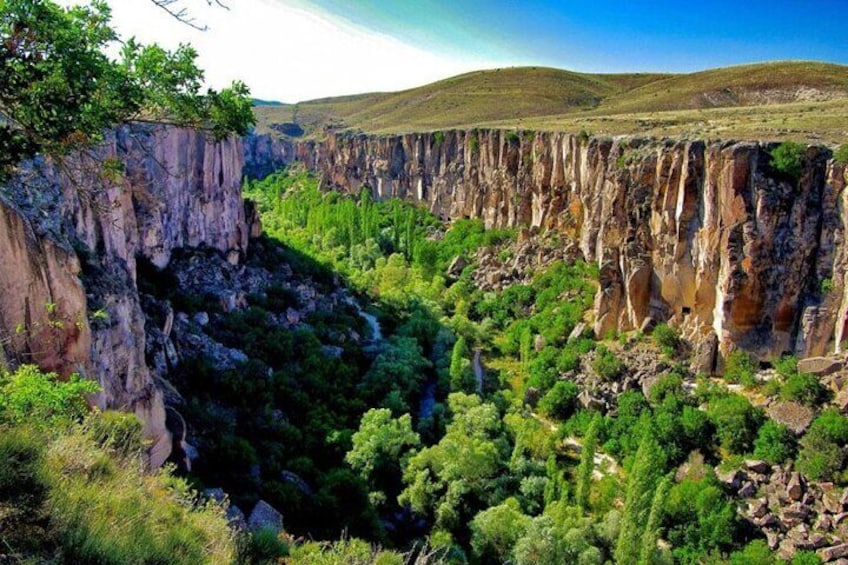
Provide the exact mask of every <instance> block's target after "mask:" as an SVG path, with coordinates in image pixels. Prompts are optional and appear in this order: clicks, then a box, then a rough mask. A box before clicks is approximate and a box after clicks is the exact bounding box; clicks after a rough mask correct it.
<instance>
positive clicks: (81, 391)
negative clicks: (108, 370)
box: [0, 365, 100, 433]
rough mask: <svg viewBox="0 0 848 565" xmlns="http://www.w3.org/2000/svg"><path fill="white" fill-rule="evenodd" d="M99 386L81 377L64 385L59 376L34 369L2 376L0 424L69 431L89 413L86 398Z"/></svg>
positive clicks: (74, 378)
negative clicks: (85, 396) (68, 428)
mask: <svg viewBox="0 0 848 565" xmlns="http://www.w3.org/2000/svg"><path fill="white" fill-rule="evenodd" d="M99 390H100V387H99V385H98V384H97V383H96V382H94V381H90V380H84V379H81V378H80V377H79V375H71V377H70V378H69V379H68V380H67V381H65V382H63V381H61V380H59V377H58V375H56V374H55V373H47V374H44V373H42V372H41V371H39V370H38V368H37V367H35V366H34V365H23V366H21V367H20V368H18V369H17V370H16V371H15V372H14V373H11V374H9V373H6V374H0V422H3V421H5V422H8V423H11V424H18V425H20V424H24V423H29V424H30V425H33V426H37V427H38V428H39V429H40V430H42V431H44V432H48V433H49V432H51V431H52V430H55V429H63V428H67V427H68V426H69V425H70V424H71V423H73V422H77V421H80V420H81V419H82V418H83V417H84V416H85V414H86V413H87V412H88V404H87V403H86V402H85V398H84V395H86V394H94V393H95V392H97V391H99Z"/></svg>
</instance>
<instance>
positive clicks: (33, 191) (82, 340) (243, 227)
mask: <svg viewBox="0 0 848 565" xmlns="http://www.w3.org/2000/svg"><path fill="white" fill-rule="evenodd" d="M243 158H244V157H243V149H242V146H241V143H240V142H239V141H237V140H225V141H222V142H215V141H214V140H212V139H211V138H210V137H208V136H207V135H206V134H204V133H201V132H198V131H194V130H189V129H179V128H169V127H152V126H151V127H147V126H134V127H132V128H129V127H127V128H123V129H120V130H118V131H116V132H114V133H113V134H110V135H109V136H108V139H107V140H106V142H105V143H104V144H103V145H102V146H101V147H100V148H98V149H97V150H96V151H95V152H94V153H93V154H91V155H89V154H80V155H76V156H72V157H71V158H69V159H68V160H67V161H66V162H65V163H63V164H60V165H57V164H55V163H47V162H44V161H41V160H37V161H35V162H33V163H31V164H29V165H28V166H27V167H25V170H24V171H23V172H22V173H21V175H20V176H19V177H18V178H17V179H15V180H14V181H13V182H12V183H10V184H9V185H8V186H5V187H3V189H2V199H0V252H2V257H3V261H0V291H2V296H1V297H0V336H7V337H6V339H5V342H4V348H5V351H6V354H7V356H8V357H10V358H11V359H12V360H13V361H17V362H26V361H33V362H36V363H38V364H40V365H42V366H45V367H47V368H49V369H52V370H57V371H59V372H60V373H64V374H68V373H71V372H80V373H83V374H85V375H86V376H88V377H90V378H95V379H97V380H98V381H99V382H100V384H101V386H102V388H103V391H102V393H100V394H99V395H98V397H97V398H96V400H95V402H96V403H97V404H98V405H99V406H100V407H101V408H117V409H124V410H133V411H135V412H136V414H137V415H138V416H139V417H140V418H141V419H142V421H143V422H144V424H145V429H144V431H145V434H146V436H147V437H149V438H151V439H152V440H153V446H152V448H151V453H150V460H151V464H153V465H154V466H155V465H158V464H161V463H162V462H163V461H164V460H165V459H166V458H167V456H168V454H169V452H170V436H169V434H168V432H167V429H166V427H165V409H164V405H163V400H162V392H161V391H160V390H159V388H158V387H157V386H156V384H155V377H156V375H154V374H152V373H151V371H150V370H149V369H148V366H147V365H146V363H145V332H144V321H145V320H144V315H143V313H142V309H141V306H140V301H139V295H138V289H137V278H138V269H137V258H138V257H143V258H144V259H146V260H147V261H149V262H150V263H152V264H154V265H156V266H158V267H164V266H165V265H167V264H168V262H169V261H170V259H171V254H172V253H173V251H174V250H176V249H179V248H182V247H209V248H212V249H216V250H218V251H220V252H221V253H224V254H228V255H229V259H230V260H232V261H236V262H237V261H238V260H239V257H240V256H241V255H242V254H243V253H244V251H245V250H246V247H247V241H248V235H249V230H250V227H249V226H248V225H247V224H246V222H245V212H244V206H243V203H242V200H241V171H242V164H243ZM104 162H107V163H109V162H112V163H117V164H120V166H121V168H122V169H123V171H124V172H123V175H120V177H119V178H116V179H115V180H113V181H109V180H107V178H106V176H104V174H103V173H102V172H101V165H102V163H104ZM9 336H11V337H9Z"/></svg>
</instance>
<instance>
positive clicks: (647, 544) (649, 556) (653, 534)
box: [639, 477, 671, 565]
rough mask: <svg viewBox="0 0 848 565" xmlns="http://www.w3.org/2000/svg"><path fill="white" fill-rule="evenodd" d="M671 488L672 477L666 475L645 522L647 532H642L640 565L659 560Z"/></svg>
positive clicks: (655, 494)
mask: <svg viewBox="0 0 848 565" xmlns="http://www.w3.org/2000/svg"><path fill="white" fill-rule="evenodd" d="M670 488H671V479H670V478H669V477H665V478H663V479H662V480H661V481H660V484H659V485H658V486H657V489H656V491H655V492H654V499H653V501H652V502H651V512H650V513H649V514H648V522H647V523H646V524H645V532H644V533H643V534H642V550H641V551H640V553H639V565H652V564H653V563H656V562H657V559H656V553H657V540H659V539H660V526H661V525H662V518H663V507H664V505H665V498H666V496H667V495H668V491H669V489H670Z"/></svg>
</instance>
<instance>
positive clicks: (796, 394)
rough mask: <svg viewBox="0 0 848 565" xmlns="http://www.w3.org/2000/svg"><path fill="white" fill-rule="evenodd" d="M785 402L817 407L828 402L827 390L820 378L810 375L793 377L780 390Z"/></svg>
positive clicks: (801, 374)
mask: <svg viewBox="0 0 848 565" xmlns="http://www.w3.org/2000/svg"><path fill="white" fill-rule="evenodd" d="M780 396H781V398H783V400H794V401H796V402H800V403H801V404H807V405H809V406H815V405H816V404H819V403H821V402H824V401H825V400H827V396H828V393H827V389H826V388H825V387H824V386H822V384H821V382H819V379H818V377H816V376H815V375H810V374H803V373H800V374H795V375H791V376H790V377H789V378H788V379H786V382H785V383H784V384H783V386H782V387H781V389H780Z"/></svg>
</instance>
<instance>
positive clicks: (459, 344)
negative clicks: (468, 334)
mask: <svg viewBox="0 0 848 565" xmlns="http://www.w3.org/2000/svg"><path fill="white" fill-rule="evenodd" d="M468 356H469V351H468V344H467V343H466V341H465V337H463V336H460V337H459V339H457V340H456V343H455V344H454V346H453V352H452V353H451V363H450V378H451V390H456V391H462V392H467V393H473V392H474V391H476V390H477V380H476V379H475V378H474V371H473V370H472V369H471V361H470V360H469V359H468Z"/></svg>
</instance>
